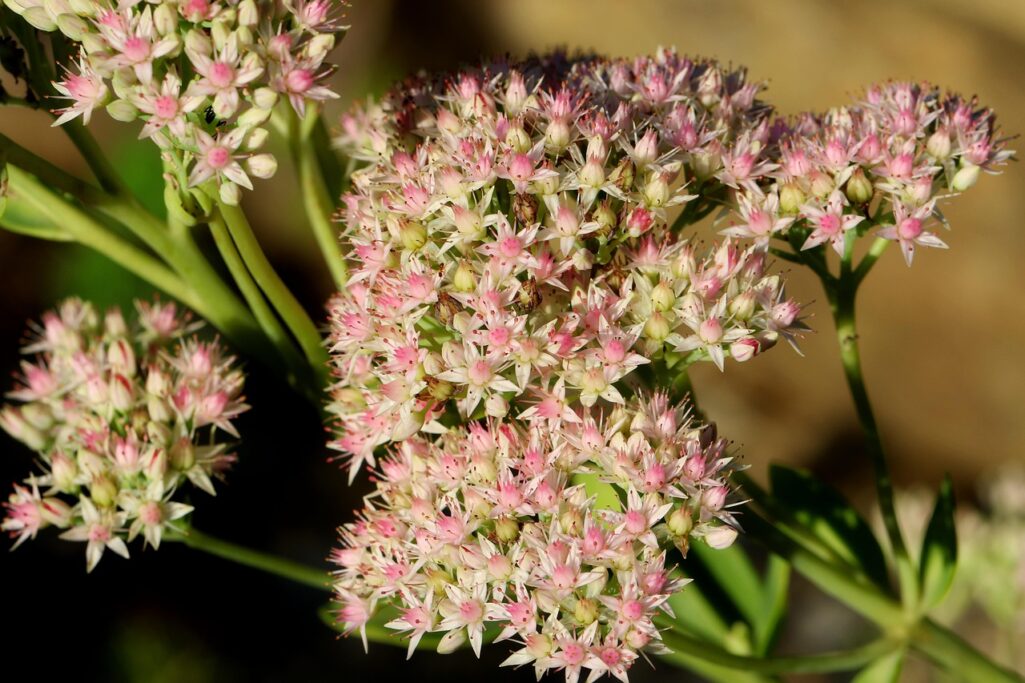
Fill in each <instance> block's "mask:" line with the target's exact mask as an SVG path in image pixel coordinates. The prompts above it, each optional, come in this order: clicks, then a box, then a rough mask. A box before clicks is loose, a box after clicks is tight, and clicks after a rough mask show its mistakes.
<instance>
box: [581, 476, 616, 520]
mask: <svg viewBox="0 0 1025 683" xmlns="http://www.w3.org/2000/svg"><path fill="white" fill-rule="evenodd" d="M573 484H574V485H580V484H583V485H584V490H585V491H586V492H587V495H588V496H594V498H595V509H597V510H614V511H615V512H621V511H622V510H623V502H622V500H620V497H619V492H618V491H617V489H616V487H615V486H613V485H612V484H609V483H607V482H604V481H602V480H601V479H600V478H599V477H598V475H597V474H574V475H573Z"/></svg>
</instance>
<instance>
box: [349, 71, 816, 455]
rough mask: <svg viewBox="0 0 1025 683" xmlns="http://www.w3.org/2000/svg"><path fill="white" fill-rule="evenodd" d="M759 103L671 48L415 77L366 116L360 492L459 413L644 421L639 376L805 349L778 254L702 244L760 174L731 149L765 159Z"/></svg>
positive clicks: (353, 210) (357, 349) (354, 428)
mask: <svg viewBox="0 0 1025 683" xmlns="http://www.w3.org/2000/svg"><path fill="white" fill-rule="evenodd" d="M757 90H758V86H757V84H750V83H747V82H746V81H745V78H744V73H743V72H742V71H732V72H731V71H728V70H725V69H723V68H722V67H721V66H720V65H718V64H716V63H714V62H700V61H699V62H694V61H691V60H688V59H685V58H683V57H681V56H679V55H677V54H676V53H674V52H671V51H660V52H659V53H657V54H656V55H655V56H654V57H641V58H638V59H636V60H632V61H630V60H611V61H610V60H604V59H597V58H584V59H578V60H568V59H566V57H565V56H564V55H558V54H556V55H553V56H549V57H545V58H538V59H534V60H530V61H527V62H524V63H521V64H516V65H513V66H510V65H489V66H485V67H482V68H480V69H477V70H468V71H464V72H461V73H459V74H456V75H454V76H450V77H446V78H442V79H435V80H431V79H427V78H418V79H414V80H412V81H410V82H407V83H404V84H402V85H401V86H400V87H399V88H397V89H396V90H394V91H392V92H391V93H390V94H388V95H386V96H385V98H384V99H383V100H382V101H381V102H379V103H376V104H375V103H371V104H368V105H365V106H363V107H362V108H359V109H357V110H356V111H354V112H353V113H351V114H349V115H347V116H346V117H344V119H343V122H342V132H341V134H340V137H339V144H340V145H341V146H342V147H343V149H344V150H345V151H346V152H347V153H348V154H350V155H352V156H353V157H355V158H357V159H360V160H362V161H363V162H365V163H366V165H365V166H364V167H363V168H362V169H360V170H358V171H356V172H355V173H354V174H353V176H352V191H351V192H350V193H349V194H348V195H346V196H345V197H344V200H345V204H346V206H345V209H344V211H343V220H344V232H343V245H344V251H345V252H346V253H347V254H348V255H349V256H350V260H351V269H350V272H351V277H350V280H349V282H348V283H347V285H346V286H345V287H344V288H343V290H342V291H341V292H340V293H339V294H338V295H337V296H336V297H335V299H334V300H333V301H332V304H331V323H332V325H331V343H332V351H333V354H334V361H335V367H336V374H337V376H338V384H337V387H336V389H335V391H334V394H333V399H334V400H333V404H332V410H333V412H335V413H336V414H337V415H338V416H339V430H338V432H339V433H338V438H337V439H336V441H335V442H334V444H333V446H334V447H335V448H337V449H339V450H340V451H342V452H343V454H345V456H346V457H347V458H348V460H349V462H350V467H351V468H352V473H353V474H355V472H356V471H357V470H358V468H359V466H360V464H361V463H362V462H363V461H365V460H366V461H370V462H371V464H372V463H373V451H374V449H375V448H377V447H379V446H380V445H382V444H384V443H387V442H388V441H392V440H400V439H403V438H406V437H408V436H410V435H412V434H415V433H416V432H418V431H420V430H425V431H428V432H438V431H441V430H442V429H443V427H442V426H441V425H442V424H443V423H444V422H445V421H444V419H443V418H445V415H446V411H452V414H451V415H450V417H452V418H453V419H463V420H466V419H470V418H480V417H483V416H485V415H486V416H490V417H494V418H504V417H506V416H509V417H518V418H521V419H526V420H530V421H532V422H535V421H544V422H545V423H546V424H549V425H550V426H551V427H552V428H554V429H558V428H559V426H560V425H561V424H562V422H563V421H564V420H565V419H566V417H565V416H568V415H570V414H572V412H573V409H574V407H575V406H577V405H578V404H579V405H583V406H587V407H589V406H592V405H595V404H596V403H599V402H602V404H619V403H622V402H623V396H624V394H623V389H624V387H625V386H626V384H627V383H628V382H629V381H630V380H629V377H628V375H629V374H630V373H631V372H632V371H633V370H634V369H635V368H637V367H638V366H641V365H644V364H648V363H650V362H652V361H655V362H656V363H658V364H659V366H658V367H659V368H662V369H664V368H667V367H670V366H676V365H677V364H681V365H680V367H684V366H685V365H686V364H688V363H692V362H695V361H699V360H710V361H712V362H714V363H715V364H716V365H718V366H719V367H720V368H722V367H723V364H724V361H725V359H726V357H728V356H731V357H733V358H734V359H737V360H740V361H744V360H747V359H749V358H751V357H752V356H754V355H756V354H757V353H759V352H760V351H762V350H764V349H766V348H768V347H770V346H772V345H773V344H774V343H775V342H776V341H777V339H778V338H779V337H780V336H783V337H786V338H788V339H792V338H793V336H794V334H795V333H796V332H797V331H799V330H800V329H802V325H801V323H800V322H799V320H798V315H799V312H800V309H799V307H798V305H797V304H796V303H795V302H793V301H792V300H790V299H788V298H787V297H786V296H785V294H784V291H783V286H782V283H781V281H780V279H779V278H778V277H777V276H772V275H767V274H766V273H765V272H764V271H765V261H764V254H763V253H761V252H759V251H757V250H756V249H754V248H753V247H743V246H740V245H738V244H736V243H734V242H731V241H727V242H725V243H723V244H721V245H714V246H712V247H710V248H699V247H697V246H696V245H695V244H693V243H691V242H688V241H687V240H686V239H684V238H682V237H681V236H680V228H681V227H682V226H684V225H686V224H687V223H689V222H692V221H694V220H697V219H698V218H699V217H700V215H702V214H706V213H708V212H709V211H711V210H712V209H713V208H715V207H716V206H717V203H718V202H720V201H722V197H723V196H725V194H726V189H727V185H725V184H723V182H721V180H722V179H726V178H728V179H729V181H730V182H734V181H736V182H746V181H747V178H748V177H749V176H751V175H752V174H753V173H755V172H756V171H757V170H758V169H759V168H760V166H759V164H758V163H753V164H752V165H751V167H750V168H747V166H746V164H747V161H746V160H741V161H736V160H735V159H732V156H731V154H732V152H730V151H729V150H732V149H734V148H735V147H737V146H740V147H743V148H745V149H746V148H747V147H748V146H752V145H754V146H758V145H764V140H765V139H766V138H767V136H768V134H769V129H768V126H767V123H766V121H765V114H766V109H765V107H764V106H763V105H761V104H760V103H759V102H758V101H757V100H756V99H755V95H756V92H757ZM745 159H746V157H745ZM720 176H722V179H721V178H720ZM699 188H703V189H701V191H700V194H688V193H690V192H693V191H697V190H698V189H699ZM673 207H677V209H676V211H680V210H681V208H680V207H682V214H680V218H679V220H674V221H673V223H674V224H673V225H670V217H671V213H670V210H671V209H673Z"/></svg>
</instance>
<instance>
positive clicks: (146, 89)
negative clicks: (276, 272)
mask: <svg viewBox="0 0 1025 683" xmlns="http://www.w3.org/2000/svg"><path fill="white" fill-rule="evenodd" d="M4 3H5V4H6V5H7V6H8V7H10V8H11V9H12V10H13V11H15V12H17V13H18V14H20V15H21V16H22V17H23V18H24V19H25V20H26V21H28V22H29V23H31V24H32V25H33V26H35V27H36V28H38V29H40V30H43V31H59V32H61V33H62V34H63V35H65V36H66V37H67V38H69V39H70V40H71V41H72V42H73V43H75V44H76V45H77V46H78V47H79V48H80V50H81V52H80V54H79V55H78V56H77V57H76V58H75V59H74V61H73V62H72V64H71V66H70V68H69V69H68V70H67V73H66V74H65V75H64V77H63V78H62V79H61V80H60V81H59V82H57V83H54V86H55V87H56V89H57V90H58V91H59V92H60V94H61V96H63V98H66V99H67V100H68V103H67V105H66V106H65V107H63V108H62V109H59V110H58V111H57V112H56V113H58V114H60V116H59V118H58V119H57V124H62V123H65V122H67V121H70V120H72V119H74V118H77V117H81V118H82V120H83V121H84V122H85V123H88V122H89V119H90V117H91V115H92V113H93V112H94V110H96V109H99V108H102V107H105V108H106V110H107V112H108V113H109V114H110V115H111V116H112V117H114V118H115V119H118V120H120V121H132V120H135V119H136V118H140V119H142V120H143V121H145V125H144V126H143V128H142V133H141V137H144V138H150V139H152V140H153V141H154V142H155V143H156V144H158V145H159V146H160V147H161V148H162V149H163V150H164V157H165V160H166V161H168V162H169V163H170V166H171V169H173V171H174V173H175V175H176V176H177V180H178V181H179V182H181V184H182V185H188V186H195V185H199V184H201V183H204V182H206V181H213V182H214V183H215V184H216V186H217V190H218V191H219V193H220V198H221V199H222V201H224V202H226V203H229V204H237V203H238V199H239V192H240V188H246V189H252V182H251V180H250V177H249V176H250V175H252V176H256V177H258V178H266V177H269V176H271V175H273V174H274V172H275V169H276V168H277V163H276V161H275V159H274V157H273V156H272V155H270V154H253V152H254V151H255V150H258V149H259V148H261V147H262V146H263V144H264V140H265V139H266V137H267V131H266V129H264V128H263V127H262V126H263V125H264V124H266V123H267V121H268V119H269V118H270V116H271V113H272V110H273V108H274V106H275V104H276V103H277V101H278V100H279V98H287V99H288V100H289V102H291V105H292V106H293V107H294V108H295V110H296V111H297V112H298V113H299V114H300V115H302V114H303V113H304V110H305V107H306V104H307V102H313V101H319V100H325V99H330V98H334V97H336V95H335V94H334V93H333V92H332V91H331V90H329V89H328V88H327V87H326V86H325V85H324V84H323V81H324V79H325V78H326V77H327V76H328V75H329V74H330V73H331V71H332V67H331V66H330V65H328V64H326V63H325V61H324V60H325V58H326V57H327V55H328V53H329V52H330V51H331V50H332V48H333V47H334V45H335V40H336V36H337V34H338V33H339V32H341V31H343V30H344V29H345V27H343V26H341V25H340V23H339V16H338V15H339V12H340V8H341V7H342V6H343V5H344V3H343V2H341V0H285V1H284V2H277V1H270V0H241V1H240V2H236V1H232V2H225V1H218V0H162V1H160V2H142V1H141V0H122V2H118V3H114V4H113V5H111V4H110V3H107V2H99V1H97V0H70V1H69V0H56V1H55V2H51V1H50V0H47V1H46V2H42V0H4Z"/></svg>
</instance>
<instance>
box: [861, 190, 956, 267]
mask: <svg viewBox="0 0 1025 683" xmlns="http://www.w3.org/2000/svg"><path fill="white" fill-rule="evenodd" d="M935 204H936V201H935V200H932V201H930V202H927V203H925V204H923V205H922V206H919V207H916V208H914V209H910V208H909V207H908V206H905V204H904V203H903V202H900V201H896V202H894V204H893V221H894V222H893V225H884V226H882V228H881V229H880V230H879V231H878V232H876V234H877V235H878V236H879V237H882V238H883V239H888V240H894V241H896V242H897V243H898V244H899V245H900V250H901V253H903V254H904V261H906V262H907V264H908V265H909V266H910V265H911V259H912V258H914V255H915V245H921V246H923V247H934V248H937V249H946V248H947V244H946V242H944V241H943V240H941V239H940V238H939V237H937V236H936V234H935V233H933V232H930V231H927V230H926V229H925V222H926V221H927V220H928V219H929V218H930V217H931V216H932V213H933V209H934V207H935Z"/></svg>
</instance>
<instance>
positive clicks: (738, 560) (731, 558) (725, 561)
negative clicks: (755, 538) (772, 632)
mask: <svg viewBox="0 0 1025 683" xmlns="http://www.w3.org/2000/svg"><path fill="white" fill-rule="evenodd" d="M690 552H691V553H693V554H694V555H695V556H696V557H697V559H698V560H699V561H700V562H701V564H702V565H704V567H705V569H707V570H708V572H709V573H710V574H711V575H712V577H713V578H715V581H716V583H718V584H719V587H720V588H722V590H723V592H725V593H726V595H728V596H729V598H730V601H731V602H732V603H733V604H734V605H735V606H736V608H737V611H738V612H740V614H741V615H742V616H743V617H744V619H745V620H746V621H747V622H748V623H749V624H751V625H752V626H754V625H755V624H756V623H758V622H759V621H760V619H761V615H762V581H761V578H760V577H759V576H758V572H756V571H755V568H754V566H753V565H752V564H751V561H750V560H749V559H748V558H747V554H746V553H745V552H744V550H743V548H741V547H740V544H738V543H734V544H733V545H731V546H730V547H728V548H723V549H721V550H716V549H715V548H713V547H711V546H710V545H708V544H707V543H705V542H704V541H703V540H695V541H694V542H693V543H691V546H690Z"/></svg>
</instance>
